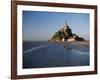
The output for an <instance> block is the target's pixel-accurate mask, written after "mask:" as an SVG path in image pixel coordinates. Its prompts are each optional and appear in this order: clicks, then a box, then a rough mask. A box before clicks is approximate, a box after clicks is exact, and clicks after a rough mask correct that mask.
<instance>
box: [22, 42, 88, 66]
mask: <svg viewBox="0 0 100 80" xmlns="http://www.w3.org/2000/svg"><path fill="white" fill-rule="evenodd" d="M27 44H28V43H27ZM26 46H27V45H26ZM28 46H29V45H28ZM40 46H41V47H40ZM74 47H75V46H74ZM74 47H70V48H69V47H67V48H64V47H63V45H61V44H59V43H44V44H39V45H37V46H31V47H30V48H28V49H24V51H23V68H46V67H65V66H66V67H67V66H87V65H89V50H87V51H84V50H85V49H89V48H88V46H87V47H84V49H82V50H78V49H75V48H74ZM25 51H28V52H26V53H24V52H25Z"/></svg>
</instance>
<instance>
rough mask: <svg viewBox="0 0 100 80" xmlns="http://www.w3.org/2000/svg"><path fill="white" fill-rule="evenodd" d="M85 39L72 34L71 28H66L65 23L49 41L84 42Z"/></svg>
mask: <svg viewBox="0 0 100 80" xmlns="http://www.w3.org/2000/svg"><path fill="white" fill-rule="evenodd" d="M84 40H85V39H84V38H82V37H79V36H78V35H76V34H75V33H72V30H71V28H70V27H69V26H68V24H67V23H65V25H64V26H63V27H62V28H61V29H59V30H58V31H57V32H55V33H54V35H53V36H52V37H51V39H50V41H53V42H59V41H62V42H65V41H69V42H70V41H84Z"/></svg>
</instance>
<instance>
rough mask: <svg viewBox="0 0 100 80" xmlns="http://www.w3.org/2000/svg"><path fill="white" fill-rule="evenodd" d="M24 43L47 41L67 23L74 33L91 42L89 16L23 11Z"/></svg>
mask: <svg viewBox="0 0 100 80" xmlns="http://www.w3.org/2000/svg"><path fill="white" fill-rule="evenodd" d="M22 15H23V18H22V19H23V21H22V28H23V29H22V30H23V31H22V34H23V41H47V40H48V39H50V37H51V36H52V35H53V34H54V33H55V32H57V31H58V30H59V29H60V28H62V27H63V26H64V24H65V23H66V22H67V23H68V26H69V27H70V28H71V29H72V33H75V34H77V35H78V36H80V37H83V38H85V39H86V40H89V18H90V17H89V14H85V13H84V14H83V13H62V12H43V11H23V14H22Z"/></svg>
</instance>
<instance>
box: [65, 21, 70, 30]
mask: <svg viewBox="0 0 100 80" xmlns="http://www.w3.org/2000/svg"><path fill="white" fill-rule="evenodd" d="M64 29H69V26H68V24H67V21H66V22H65V25H64Z"/></svg>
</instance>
